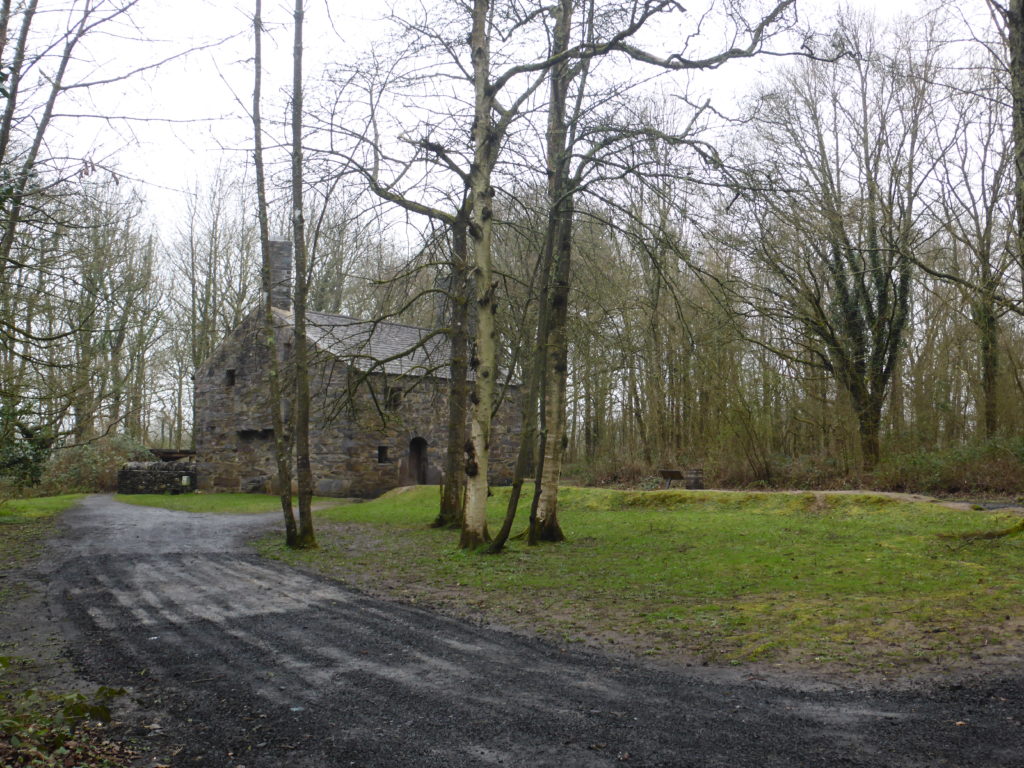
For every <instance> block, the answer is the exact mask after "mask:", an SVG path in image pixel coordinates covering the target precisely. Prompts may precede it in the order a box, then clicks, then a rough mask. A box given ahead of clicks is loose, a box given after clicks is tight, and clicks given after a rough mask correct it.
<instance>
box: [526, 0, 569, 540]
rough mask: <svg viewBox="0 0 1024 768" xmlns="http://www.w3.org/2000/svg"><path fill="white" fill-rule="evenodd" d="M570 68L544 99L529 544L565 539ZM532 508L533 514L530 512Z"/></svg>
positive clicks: (557, 48) (564, 11)
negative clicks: (536, 432) (546, 251)
mask: <svg viewBox="0 0 1024 768" xmlns="http://www.w3.org/2000/svg"><path fill="white" fill-rule="evenodd" d="M572 12H573V0H559V5H558V11H557V13H558V16H557V17H556V19H555V30H554V38H553V46H552V55H553V56H559V55H561V54H564V53H565V51H567V50H568V48H569V35H570V33H571V29H572ZM572 72H573V67H572V66H571V65H570V62H568V61H560V62H558V63H556V64H555V65H554V66H552V67H551V72H550V85H551V89H550V96H549V100H548V130H547V171H548V225H547V226H548V233H547V238H546V240H547V243H548V244H549V247H550V248H551V252H552V266H553V269H554V275H553V282H552V286H551V292H550V297H549V301H548V305H547V306H545V307H542V308H541V312H542V313H544V315H546V320H547V323H546V325H547V328H546V331H547V332H546V339H545V340H544V341H545V342H546V343H545V344H544V345H543V347H542V349H543V365H544V369H543V383H544V386H543V390H542V391H543V396H542V406H541V408H542V409H543V413H544V416H543V429H542V436H543V443H542V450H541V451H540V453H541V458H540V466H539V467H538V473H537V486H536V487H535V488H534V500H533V509H532V510H531V515H530V537H529V541H530V543H531V544H535V543H537V541H562V540H563V539H565V535H564V534H563V533H562V529H561V528H560V527H559V525H558V515H557V509H558V480H559V477H560V476H561V472H562V455H563V452H564V450H565V390H566V376H567V373H568V369H567V345H568V340H567V337H566V333H565V324H566V319H567V316H568V315H567V313H568V303H569V274H570V270H569V267H570V258H571V256H572V215H573V204H572V190H571V189H570V183H569V138H568V127H567V124H566V106H567V101H568V98H569V84H570V82H571V81H572V78H573V73H572ZM534 510H535V511H534Z"/></svg>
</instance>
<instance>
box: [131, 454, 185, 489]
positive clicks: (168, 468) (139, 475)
mask: <svg viewBox="0 0 1024 768" xmlns="http://www.w3.org/2000/svg"><path fill="white" fill-rule="evenodd" d="M182 478H188V482H187V483H185V482H183V481H182ZM195 489H196V465H195V464H194V463H193V462H191V461H130V462H128V463H127V464H125V465H124V466H123V467H121V469H120V470H119V471H118V473H117V492H118V493H191V492H192V491H194V490H195Z"/></svg>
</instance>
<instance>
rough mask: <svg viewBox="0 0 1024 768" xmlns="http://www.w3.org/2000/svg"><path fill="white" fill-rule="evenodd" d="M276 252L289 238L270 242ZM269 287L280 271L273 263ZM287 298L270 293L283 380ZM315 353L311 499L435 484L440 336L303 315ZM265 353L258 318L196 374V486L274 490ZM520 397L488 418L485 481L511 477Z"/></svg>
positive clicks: (444, 365)
mask: <svg viewBox="0 0 1024 768" xmlns="http://www.w3.org/2000/svg"><path fill="white" fill-rule="evenodd" d="M274 245H275V246H276V248H277V251H276V253H277V255H278V257H279V258H281V252H282V251H283V250H285V248H283V247H282V246H284V247H287V248H288V250H287V252H286V253H287V255H289V256H290V246H289V244H288V243H280V242H277V243H274ZM273 274H274V275H275V277H277V278H278V279H277V280H275V283H276V282H278V281H280V280H281V278H280V277H278V276H280V275H282V274H285V270H284V269H283V268H282V267H281V266H280V265H278V266H277V268H276V270H275V271H274V272H273ZM282 296H283V297H287V291H286V290H282V291H279V292H278V293H275V295H274V302H273V303H274V306H275V310H274V311H275V319H276V326H277V328H276V331H277V333H276V336H277V350H278V354H279V356H280V358H281V360H282V361H283V362H284V364H285V365H284V366H283V367H284V369H285V370H284V376H285V377H287V375H288V372H287V364H288V362H290V357H291V354H290V353H291V343H290V338H291V333H292V315H291V312H290V308H289V307H288V305H287V300H286V298H281V297H282ZM308 326H309V333H308V337H309V341H310V347H311V350H312V364H311V367H310V374H311V375H310V392H311V396H312V400H313V402H312V409H311V410H312V416H311V424H310V453H311V461H312V467H313V477H314V484H315V492H316V493H317V494H318V495H323V496H364V497H365V496H376V495H378V494H380V493H383V492H384V491H386V490H389V489H391V488H394V487H397V486H399V485H414V484H417V483H438V482H440V479H441V470H442V467H443V464H444V457H445V452H446V448H447V414H448V405H447V394H448V384H449V383H448V379H447V378H446V377H447V374H448V359H447V340H446V339H445V338H444V337H443V336H442V335H440V334H433V333H431V332H430V331H428V330H425V329H422V328H414V327H412V326H404V325H399V324H395V323H383V322H379V323H372V322H364V321H359V320H354V319H352V318H347V317H343V316H340V315H328V314H323V313H317V312H311V313H309V315H308ZM268 368H269V356H268V354H267V349H266V346H265V344H264V343H263V341H262V318H261V316H260V312H259V311H257V312H253V313H252V314H251V315H249V317H247V318H246V319H245V320H244V321H243V322H242V324H241V325H240V326H239V327H238V328H236V329H235V330H234V332H232V333H231V334H229V335H228V337H227V338H226V339H225V340H224V342H223V343H221V345H220V346H219V347H218V348H217V349H216V350H215V351H214V353H213V354H212V355H211V356H210V358H209V359H208V360H206V361H205V362H204V363H203V364H202V365H201V366H200V367H199V369H198V370H197V371H196V376H195V418H194V430H195V447H196V469H197V483H198V487H199V489H200V490H206V491H258V492H271V491H276V486H277V483H276V474H277V473H276V467H275V462H274V435H273V428H272V425H273V421H272V411H271V410H270V405H269V384H268ZM517 397H518V392H517V391H516V389H515V388H514V387H509V388H508V389H507V390H506V393H505V397H504V398H503V401H502V403H501V405H500V407H499V409H498V412H497V415H496V417H495V419H494V425H493V429H492V439H491V472H490V477H491V482H492V483H496V484H501V483H507V482H510V481H511V477H512V469H513V466H514V463H515V456H516V452H517V450H518V441H519V432H520V414H519V405H518V402H516V400H517Z"/></svg>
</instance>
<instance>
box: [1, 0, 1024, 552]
mask: <svg viewBox="0 0 1024 768" xmlns="http://www.w3.org/2000/svg"><path fill="white" fill-rule="evenodd" d="M37 5H45V3H43V2H42V0H40V2H38V3H37V2H36V1H35V0H28V1H27V2H11V1H10V0H8V1H6V2H3V3H2V7H0V46H2V48H0V78H2V81H0V103H2V104H3V105H4V106H3V110H4V111H3V115H2V117H0V177H2V184H0V220H2V222H3V224H2V226H3V232H2V237H0V269H2V271H3V280H2V282H0V474H2V475H3V476H4V477H5V478H6V479H7V480H8V481H10V482H13V483H16V484H19V485H22V484H29V485H31V484H33V483H36V482H38V481H39V480H40V478H41V477H43V476H44V473H45V472H46V471H47V470H46V467H47V462H48V461H49V462H51V465H50V466H51V469H50V470H49V472H50V473H51V475H54V473H56V472H58V469H57V468H59V467H61V466H65V465H66V464H67V461H65V460H63V459H61V456H62V455H66V454H67V453H68V452H69V451H73V450H75V448H74V447H75V446H78V447H79V448H81V447H83V446H96V445H99V444H104V443H105V441H106V443H105V444H109V443H110V441H111V440H112V439H113V438H115V437H116V438H117V439H118V440H120V441H121V442H120V444H119V445H120V446H121V447H120V448H119V449H118V450H123V451H130V450H131V449H132V448H133V447H134V446H141V445H149V446H160V447H176V448H187V447H188V446H189V445H190V441H191V435H190V427H191V391H190V390H191V375H192V372H193V371H194V370H195V368H196V366H197V365H199V364H200V362H201V361H202V360H204V359H205V358H206V356H207V355H208V354H209V353H210V351H211V350H212V349H213V348H214V347H215V346H216V345H217V344H218V343H219V341H220V340H221V339H222V338H223V336H224V334H225V333H226V332H227V331H228V330H230V329H231V328H233V327H234V326H235V325H237V324H238V322H239V321H240V320H241V319H242V317H244V316H245V315H246V314H247V313H248V312H249V311H251V310H252V309H254V308H257V307H258V306H260V296H261V291H260V286H261V264H262V259H261V232H260V222H259V219H258V215H257V213H258V210H259V206H258V205H257V191H256V184H255V178H254V171H253V169H252V167H251V163H250V161H251V148H247V150H248V151H247V152H242V153H235V154H231V155H225V159H224V161H223V162H222V164H221V165H220V166H219V167H218V168H216V169H214V170H213V171H210V172H209V173H207V174H206V175H205V176H204V177H203V178H202V180H201V181H199V182H198V183H197V184H196V186H195V188H194V189H193V190H191V192H190V194H189V195H188V198H187V200H188V202H187V205H186V207H185V210H186V211H187V215H186V216H184V217H183V218H181V220H178V221H175V222H173V223H171V224H168V223H167V222H163V221H159V222H158V221H157V219H156V216H155V212H154V211H152V210H149V209H148V208H147V204H146V200H145V195H146V190H145V188H144V187H143V186H141V185H139V184H135V183H132V182H129V181H127V180H125V179H123V178H121V177H120V176H119V175H118V174H117V173H115V172H113V171H111V170H108V169H105V168H99V167H95V166H94V165H93V164H92V163H91V162H90V161H89V160H87V159H83V158H80V157H76V156H74V154H73V153H70V151H69V150H67V148H62V147H61V146H60V139H59V138H53V139H52V140H51V141H48V140H46V138H47V137H49V136H51V135H53V136H55V137H56V136H57V134H55V133H54V129H53V121H54V120H56V119H57V117H55V116H57V115H59V114H60V110H59V109H58V106H59V104H60V103H61V99H67V98H70V93H71V91H72V89H73V86H72V83H71V81H70V80H69V79H68V78H70V77H71V76H72V73H71V72H70V71H66V70H73V68H74V67H73V66H71V65H73V63H74V55H75V54H74V51H75V46H76V45H80V44H82V41H83V40H87V39H88V36H89V35H94V34H96V30H97V29H98V28H101V26H102V24H115V23H117V22H118V17H119V16H120V14H123V13H128V12H129V11H130V10H131V7H132V6H133V5H134V3H131V2H123V1H122V2H107V3H104V2H99V3H91V4H83V6H82V8H81V9H80V8H79V7H78V6H77V5H76V4H74V3H72V4H70V10H68V9H66V8H65V9H64V10H63V11H61V12H62V13H65V14H67V18H66V20H65V21H66V24H64V25H57V26H54V25H52V24H50V23H47V24H40V22H39V20H38V19H37V18H36V16H35V12H36V6H37ZM990 10H991V13H989V11H990ZM395 13H396V17H395V18H394V19H392V20H391V24H390V29H391V30H392V33H393V36H392V37H391V38H390V39H387V40H377V41H374V44H373V52H372V55H367V54H366V52H365V51H339V54H338V57H337V58H338V60H337V61H336V62H334V63H332V64H331V65H330V66H328V67H327V68H326V69H325V70H324V71H312V72H311V71H309V69H308V67H307V71H306V76H305V78H304V80H303V81H302V82H303V83H304V87H303V88H302V90H303V91H304V96H303V100H302V102H301V106H302V113H301V115H300V116H299V123H300V124H299V125H298V126H294V122H293V124H292V125H287V124H284V123H282V124H277V123H274V122H273V121H270V120H265V125H264V126H263V127H262V130H263V134H264V135H265V136H266V137H267V141H266V146H267V147H268V149H267V150H266V152H267V176H268V178H267V184H268V186H269V187H270V190H269V195H268V197H269V198H270V200H271V204H270V210H269V222H270V223H269V228H270V229H271V230H273V231H277V232H282V233H283V232H286V231H288V230H289V228H291V226H292V225H293V224H295V223H296V222H298V221H302V223H303V225H304V230H303V239H304V244H303V247H302V248H301V251H302V253H303V255H304V256H305V265H306V266H305V269H304V272H303V274H304V276H305V279H304V280H299V281H298V282H299V283H306V284H307V285H306V290H305V292H304V294H305V296H306V299H307V300H308V306H309V309H310V310H315V311H328V312H341V313H346V314H350V315H352V316H357V317H362V318H388V319H391V320H398V321H401V322H406V323H410V324H419V325H427V326H432V325H433V324H435V323H436V322H437V321H438V319H439V318H443V319H444V322H445V323H446V324H447V325H446V326H445V330H446V331H447V332H449V334H450V335H451V338H452V340H453V344H454V345H455V348H456V349H470V350H472V352H471V354H469V357H470V358H471V363H470V364H471V365H472V366H473V367H475V370H476V377H475V382H476V391H477V394H476V395H474V396H473V398H472V402H470V404H469V406H468V407H469V409H470V411H471V412H473V413H474V415H473V419H472V421H473V424H474V427H473V431H472V434H471V443H472V445H473V455H472V456H471V457H470V458H471V459H473V460H476V461H479V460H480V459H481V458H482V456H481V451H482V450H483V446H484V445H485V444H486V437H487V433H486V430H487V425H486V422H487V418H488V414H489V410H490V408H491V407H492V403H493V399H494V398H495V397H500V388H501V380H502V376H504V375H508V374H510V375H511V376H512V377H513V378H514V379H516V380H517V381H519V382H521V383H522V385H523V391H524V392H526V393H528V396H527V397H524V402H525V405H526V407H527V409H528V410H527V424H528V426H529V429H528V430H527V432H528V435H529V438H530V439H528V440H527V441H526V445H525V450H524V456H523V462H522V468H521V469H522V473H523V474H524V475H525V476H526V478H527V479H530V472H532V471H539V472H541V474H538V480H543V481H545V482H544V484H545V485H546V486H547V488H548V489H549V492H550V488H551V487H555V488H557V482H558V480H559V477H560V475H561V476H562V477H565V476H568V477H569V478H570V479H572V480H574V481H579V482H596V483H643V482H648V481H649V479H650V478H651V477H652V476H653V475H654V474H655V470H656V469H657V468H659V467H684V466H685V467H703V468H704V470H705V476H706V477H707V478H708V481H709V482H710V483H712V484H715V485H721V486H750V485H761V486H766V487H785V486H795V485H803V486H812V487H823V486H827V487H833V486H860V485H868V486H874V487H880V488H888V489H906V490H925V491H944V492H946V491H948V492H957V491H963V490H969V489H978V488H981V489H985V490H989V491H998V492H1010V493H1012V492H1019V491H1021V490H1024V487H1022V486H1024V479H1022V478H1024V473H1022V472H1021V468H1022V467H1024V322H1022V320H1024V318H1022V313H1024V283H1022V267H1024V253H1022V249H1021V245H1020V244H1021V242H1024V234H1022V233H1021V232H1020V231H1019V227H1020V222H1021V221H1022V219H1021V217H1020V206H1019V205H1018V203H1017V196H1016V193H1015V190H1017V188H1018V185H1019V184H1020V181H1019V179H1018V173H1017V170H1016V168H1017V166H1016V164H1015V152H1017V151H1020V147H1019V146H1017V144H1016V143H1015V140H1014V137H1015V135H1017V133H1018V132H1017V131H1016V130H1015V112H1014V109H1013V105H1014V103H1015V100H1014V94H1015V88H1017V89H1019V88H1020V87H1024V86H1020V85H1019V84H1018V85H1017V86H1014V85H1013V84H1012V83H1011V72H1012V71H1013V67H1012V66H1011V58H1012V54H1013V51H1012V45H1011V42H1012V40H1013V39H1014V37H1013V35H1012V34H1007V30H1008V29H1009V28H1008V27H1007V24H1008V23H1009V22H1007V18H1009V16H1007V14H1006V13H1005V12H1004V9H1003V8H1002V7H1001V6H999V5H998V4H997V3H996V2H994V1H993V2H991V3H990V5H988V6H985V5H983V4H979V7H978V8H974V9H961V11H959V12H956V13H954V12H952V11H950V12H949V14H948V15H946V12H944V11H934V10H932V11H929V12H928V13H927V14H924V15H921V16H918V17H901V18H897V19H895V20H893V21H891V22H883V21H880V20H878V19H875V18H871V17H869V16H866V15H861V14H858V13H854V12H852V11H845V12H839V13H838V14H837V15H835V16H834V17H833V18H831V19H830V20H829V22H828V26H827V28H825V27H821V28H815V29H806V28H804V27H803V26H802V24H801V18H800V16H799V15H798V14H797V13H796V8H795V3H794V2H792V0H790V1H788V2H782V3H778V4H776V3H767V4H757V3H750V4H748V5H746V6H744V5H743V4H739V3H726V4H723V5H722V6H721V7H718V6H713V7H712V9H711V11H710V12H709V15H708V17H707V19H706V20H705V22H704V25H703V26H701V27H700V28H699V30H698V24H697V19H696V18H695V17H694V16H693V15H692V14H688V13H686V12H684V11H682V9H681V7H680V6H679V5H678V4H676V3H673V2H654V1H653V0H647V1H646V2H640V1H639V0H633V1H629V0H602V1H600V2H597V1H596V0H594V1H592V0H586V1H585V0H576V1H575V2H574V1H573V0H562V1H561V2H559V3H555V4H553V5H552V7H551V8H547V7H546V6H544V5H543V4H541V3H539V2H538V3H534V2H527V1H523V2H497V1H495V2H493V3H488V2H484V0H476V2H475V3H469V4H466V3H459V2H454V1H453V2H444V1H442V0H438V2H436V3H432V4H426V5H424V6H420V5H409V6H408V7H406V6H399V7H398V8H397V9H396V11H395ZM90 14H99V16H97V17H95V18H93V17H92V16H90ZM963 14H973V15H971V16H970V24H967V25H965V16H964V15H963ZM300 15H301V4H299V5H298V6H297V9H296V16H297V17H298V16H300ZM1011 16H1012V14H1011ZM251 22H252V19H251V17H250V19H249V20H246V19H244V18H243V17H241V16H240V18H239V29H240V30H244V29H246V25H247V24H249V25H251ZM307 23H308V22H307ZM965 26H966V27H967V28H969V29H970V30H971V34H970V35H967V36H966V37H965V35H964V33H963V32H964V28H965ZM711 27H713V28H714V29H715V30H718V31H716V32H715V33H713V34H712V33H709V32H708V31H707V30H708V29H709V28H711ZM250 28H251V27H250ZM652 29H657V33H656V34H655V33H654V32H652ZM698 31H700V32H703V34H698ZM1009 31H1010V32H1012V31H1013V30H1012V29H1010V30H1009ZM1018 34H1019V30H1018ZM282 39H283V38H282ZM722 41H725V43H724V44H723V42H722ZM764 51H769V52H772V53H774V54H786V55H784V56H772V57H771V64H770V65H767V64H763V57H762V59H761V61H762V65H761V66H760V68H754V67H753V66H752V65H751V64H750V63H749V61H748V60H749V59H752V58H754V57H755V56H758V55H760V54H762V52H764ZM737 67H739V68H740V69H739V70H738V72H739V73H740V74H739V75H738V76H739V77H740V78H744V77H746V78H748V82H749V85H748V87H747V89H746V92H745V95H744V96H743V97H742V98H741V99H740V101H739V102H736V101H734V100H732V99H727V98H725V97H724V96H720V93H724V89H722V88H720V89H719V91H716V90H714V86H713V85H711V83H714V82H718V83H721V82H722V81H721V80H718V81H711V80H702V79H701V78H702V76H704V75H705V74H707V73H709V72H716V73H726V72H729V71H731V70H732V69H734V68H737ZM36 72H42V73H43V76H42V77H40V76H39V75H38V74H35V73H36ZM754 72H763V73H764V74H760V75H758V76H757V77H753V78H751V77H750V73H754ZM94 79H96V80H100V79H102V78H100V77H94ZM75 82H76V83H77V82H78V81H75ZM273 98H277V97H276V96H273ZM289 103H292V102H289ZM286 112H287V109H283V108H282V109H278V110H277V111H276V112H275V115H279V114H285V113H286ZM1018 119H1019V118H1018ZM285 122H287V121H285ZM257 127H258V128H259V126H257ZM293 127H295V128H296V132H295V133H293V132H292V130H293ZM292 136H294V139H295V142H296V144H295V149H294V150H293V153H292V155H291V156H295V154H298V153H299V150H300V149H301V155H302V156H303V158H304V162H303V168H302V170H303V171H304V173H303V174H301V175H298V176H293V174H292V170H291V168H290V167H289V165H288V163H289V153H288V151H287V149H288V145H289V142H290V140H291V139H290V138H289V137H292ZM296 173H298V171H296ZM293 183H294V184H297V185H300V186H301V189H300V190H299V192H300V194H298V195H297V197H298V199H302V200H304V204H303V207H302V211H304V216H302V217H301V218H300V217H298V216H297V214H296V213H295V211H294V210H292V208H291V203H290V202H289V201H288V193H287V190H288V188H289V185H291V184H293ZM275 200H276V201H278V202H276V203H275V202H274V201H275ZM469 277H472V278H473V279H468V278H469ZM474 281H475V282H474ZM439 307H446V310H445V311H443V312H442V311H439ZM471 315H472V316H475V317H470V316H471ZM492 325H493V333H492V328H491V327H492ZM473 333H475V334H476V340H475V342H474V341H473V339H472V334H473ZM492 347H493V348H492ZM460 359H461V358H460ZM461 364H462V366H463V367H462V369H456V370H463V371H464V369H465V367H466V365H467V363H466V360H465V359H461ZM485 372H488V373H489V374H490V375H484V373H485ZM462 375H463V379H464V378H465V377H464V374H462ZM483 382H489V384H488V385H487V387H486V388H485V387H483V385H482V383H483ZM464 389H465V387H463V390H464ZM463 390H459V391H463ZM462 396H464V395H460V397H462ZM465 407H466V406H465V405H464V404H462V405H460V409H457V415H456V416H455V417H454V418H456V419H459V418H464V417H462V416H460V415H458V414H463V413H465ZM455 436H457V435H454V436H453V444H454V445H458V446H461V445H462V444H463V442H464V441H462V440H460V441H459V442H457V443H456V442H455V440H454V437H455ZM463 459H464V457H463V456H462V453H461V450H457V451H455V452H454V453H453V455H452V457H451V459H450V462H449V465H450V466H451V465H452V464H453V463H455V462H458V461H461V460H463ZM62 462H63V463H62ZM483 466H484V467H486V464H483ZM545 466H546V468H547V469H546V472H547V474H546V475H544V474H543V472H544V468H545ZM61 477H63V480H64V481H67V482H71V481H70V480H68V476H67V475H63V476H61ZM469 479H470V491H469V498H470V502H469V503H471V504H472V503H474V502H473V501H472V499H473V498H475V497H478V496H479V495H480V494H484V497H485V496H486V486H483V487H478V488H474V487H473V486H472V481H473V479H474V476H471V477H470V478H469ZM538 502H539V510H538V514H539V518H536V519H535V534H536V535H537V536H539V537H541V538H544V537H548V538H557V537H558V531H557V517H556V516H555V499H554V498H548V499H545V498H544V497H543V496H541V497H540V498H539V499H538ZM449 503H450V504H454V503H455V502H451V501H450V502H449ZM449 522H450V521H449ZM506 533H507V532H506ZM464 534H465V532H464ZM488 538H489V535H488V532H487V531H486V529H478V530H475V531H471V532H470V535H469V536H468V542H469V543H470V544H473V545H476V544H479V543H481V542H482V541H485V540H487V539H488Z"/></svg>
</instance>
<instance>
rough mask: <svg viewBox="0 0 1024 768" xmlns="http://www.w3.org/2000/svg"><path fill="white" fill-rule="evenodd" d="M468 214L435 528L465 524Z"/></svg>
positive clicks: (452, 297)
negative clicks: (446, 432) (464, 468)
mask: <svg viewBox="0 0 1024 768" xmlns="http://www.w3.org/2000/svg"><path fill="white" fill-rule="evenodd" d="M466 229H467V227H466V221H465V217H464V216H462V215H460V217H459V218H458V219H457V220H456V222H455V223H454V224H453V225H452V263H451V278H452V279H451V285H450V286H449V291H448V299H449V301H450V302H451V307H452V316H451V331H450V332H449V334H448V339H449V343H450V345H451V355H452V357H451V363H450V365H449V368H448V372H449V373H448V375H449V376H450V377H451V380H450V382H449V388H448V453H447V456H446V458H445V472H444V487H443V489H442V491H441V509H440V511H439V512H438V515H437V519H436V520H435V521H434V527H435V528H456V527H460V526H461V525H462V515H463V508H462V504H463V500H464V498H465V488H466V475H465V473H464V472H463V471H462V461H463V460H462V457H463V455H464V454H465V449H466V405H467V401H468V395H469V380H468V376H467V374H468V372H469V297H468V296H467V295H466V293H467V288H468V286H469V275H468V272H469V264H468V252H467V242H466V240H467V234H466Z"/></svg>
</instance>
